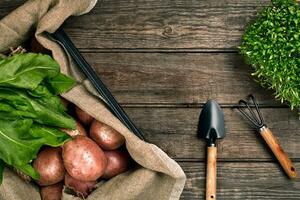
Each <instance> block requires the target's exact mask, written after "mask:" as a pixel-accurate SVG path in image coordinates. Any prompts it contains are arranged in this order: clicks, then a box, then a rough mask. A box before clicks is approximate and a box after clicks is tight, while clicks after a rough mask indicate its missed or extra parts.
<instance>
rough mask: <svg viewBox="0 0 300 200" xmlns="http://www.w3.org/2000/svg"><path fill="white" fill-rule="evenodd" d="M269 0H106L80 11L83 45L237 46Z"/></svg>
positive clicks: (75, 30) (77, 27)
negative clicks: (87, 10) (93, 7)
mask: <svg viewBox="0 0 300 200" xmlns="http://www.w3.org/2000/svg"><path fill="white" fill-rule="evenodd" d="M268 2H269V1H268V0H259V1H257V0H243V1H239V0H228V1H219V0H211V1H207V0H177V1H172V0H166V1H161V0H150V1H149V0H140V1H127V0H118V1H111V0H103V1H100V2H99V3H98V4H97V6H96V7H95V9H94V10H92V12H91V13H89V14H87V15H85V16H82V17H76V18H75V17H74V18H72V19H71V20H70V21H68V22H67V24H66V30H67V33H68V34H70V36H71V38H72V39H73V40H74V41H75V44H76V45H77V46H78V47H80V48H92V49H95V48H104V49H107V48H112V49H113V48H120V49H122V48H125V49H126V48H136V49H149V48H150V49H151V48H159V49H162V48H166V49H182V48H189V49H202V48H204V49H224V48H230V49H232V48H233V49H236V46H237V45H238V44H239V42H240V38H241V35H242V33H243V31H244V27H245V25H246V24H247V23H248V22H249V21H250V20H251V19H252V18H253V17H254V16H255V15H256V13H257V11H258V10H260V9H261V8H262V7H263V6H264V5H266V4H268Z"/></svg>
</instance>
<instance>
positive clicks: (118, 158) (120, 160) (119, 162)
mask: <svg viewBox="0 0 300 200" xmlns="http://www.w3.org/2000/svg"><path fill="white" fill-rule="evenodd" d="M104 153H105V156H106V158H107V161H108V162H107V167H106V169H105V171H104V174H103V175H102V178H104V179H110V178H112V177H114V176H116V175H118V174H121V173H123V172H126V171H127V170H128V169H129V163H130V159H131V157H130V155H129V154H128V153H127V152H124V151H120V150H114V151H104Z"/></svg>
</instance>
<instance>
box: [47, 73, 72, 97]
mask: <svg viewBox="0 0 300 200" xmlns="http://www.w3.org/2000/svg"><path fill="white" fill-rule="evenodd" d="M47 83H48V85H49V90H50V91H51V92H52V93H53V94H55V95H58V94H61V93H63V92H65V91H67V90H69V89H71V88H72V87H73V86H74V84H75V80H74V79H73V78H71V77H69V76H66V75H64V74H62V73H59V74H58V75H57V76H55V77H53V78H50V79H48V80H47Z"/></svg>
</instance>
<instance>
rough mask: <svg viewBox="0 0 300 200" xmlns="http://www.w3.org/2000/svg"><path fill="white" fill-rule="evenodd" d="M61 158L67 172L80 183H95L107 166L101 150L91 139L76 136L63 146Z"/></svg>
mask: <svg viewBox="0 0 300 200" xmlns="http://www.w3.org/2000/svg"><path fill="white" fill-rule="evenodd" d="M62 148H63V151H62V157H63V161H64V165H65V168H66V170H67V172H68V173H69V174H70V175H71V176H72V177H73V178H75V179H77V180H80V181H95V180H97V179H98V178H99V177H100V176H101V175H102V174H103V173H104V170H105V168H106V166H107V159H106V157H105V154H104V152H103V151H102V149H101V148H100V147H99V146H98V145H97V144H96V143H95V142H94V141H93V140H91V139H89V138H88V137H85V136H81V135H78V136H76V137H75V138H74V139H73V140H71V141H69V142H67V143H65V144H64V145H63V147H62Z"/></svg>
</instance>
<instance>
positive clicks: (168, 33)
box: [162, 26, 176, 37]
mask: <svg viewBox="0 0 300 200" xmlns="http://www.w3.org/2000/svg"><path fill="white" fill-rule="evenodd" d="M162 35H163V36H165V37H176V33H175V31H174V30H173V28H172V27H171V26H165V27H164V29H163V32H162Z"/></svg>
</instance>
